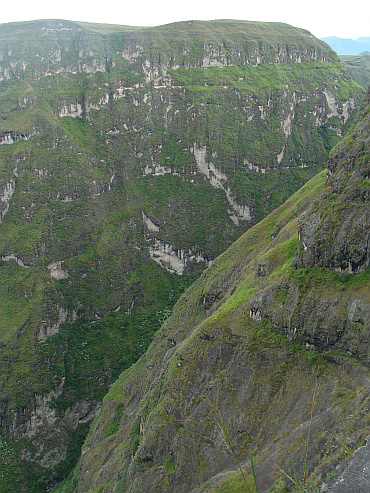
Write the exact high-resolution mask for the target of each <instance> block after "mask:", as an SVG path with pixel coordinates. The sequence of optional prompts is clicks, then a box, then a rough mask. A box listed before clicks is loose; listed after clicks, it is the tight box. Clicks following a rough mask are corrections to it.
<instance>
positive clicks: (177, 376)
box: [58, 172, 370, 491]
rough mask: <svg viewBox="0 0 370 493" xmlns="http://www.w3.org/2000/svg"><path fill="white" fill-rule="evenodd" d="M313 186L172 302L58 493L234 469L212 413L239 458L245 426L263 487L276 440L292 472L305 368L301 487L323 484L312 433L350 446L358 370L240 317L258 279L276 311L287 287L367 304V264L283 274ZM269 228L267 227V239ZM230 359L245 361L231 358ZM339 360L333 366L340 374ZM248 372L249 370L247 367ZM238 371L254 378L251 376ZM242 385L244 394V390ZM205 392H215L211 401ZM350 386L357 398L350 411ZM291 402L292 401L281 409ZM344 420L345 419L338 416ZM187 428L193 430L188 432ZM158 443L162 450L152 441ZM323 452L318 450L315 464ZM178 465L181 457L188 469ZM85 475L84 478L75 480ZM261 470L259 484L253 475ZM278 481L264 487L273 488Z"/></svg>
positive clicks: (186, 487) (334, 460)
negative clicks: (267, 269) (266, 267)
mask: <svg viewBox="0 0 370 493" xmlns="http://www.w3.org/2000/svg"><path fill="white" fill-rule="evenodd" d="M324 182H325V173H324V172H323V173H321V174H320V175H318V176H317V177H316V178H315V179H313V180H311V181H310V182H309V183H308V184H307V185H305V186H304V187H303V188H302V189H301V190H300V191H299V192H297V193H296V194H295V195H294V196H293V197H292V198H291V199H289V200H288V201H287V203H285V204H284V206H281V207H280V208H278V209H277V210H276V211H274V212H273V213H272V214H271V215H269V216H268V217H267V218H266V219H264V220H263V221H262V222H261V223H259V224H258V225H256V226H254V227H253V228H251V229H250V230H249V231H248V232H247V233H245V235H243V236H242V237H241V238H240V239H239V240H237V242H236V243H235V244H234V245H233V246H232V247H230V248H229V249H228V250H227V251H226V252H225V253H224V254H222V255H221V256H220V257H218V258H217V259H216V261H215V262H214V264H213V266H212V268H210V269H208V270H207V271H206V272H205V273H204V275H203V276H202V278H201V279H199V280H198V281H196V283H195V284H194V285H193V286H192V287H191V288H190V289H189V290H188V291H187V292H186V293H185V294H184V295H183V296H182V298H181V299H180V301H179V302H178V304H177V305H176V307H175V309H174V312H173V315H172V316H171V317H170V318H169V319H168V320H167V322H166V323H165V324H164V326H163V328H162V329H161V330H160V331H159V332H158V333H157V335H156V337H155V340H154V342H153V344H152V345H151V346H150V348H149V350H148V352H147V354H146V355H145V356H144V357H142V358H141V360H140V361H139V362H138V363H137V364H136V365H134V366H133V367H132V368H131V369H130V370H128V371H126V372H125V373H123V374H122V375H121V377H120V379H119V380H118V381H117V382H116V383H115V384H114V385H113V387H112V388H111V390H110V392H109V393H108V394H107V396H106V397H105V399H104V405H103V409H102V412H101V414H100V416H99V418H98V419H97V420H96V421H95V423H94V425H93V427H92V429H91V431H90V435H89V438H88V440H87V442H86V445H85V452H84V456H83V459H82V460H81V464H80V465H79V466H78V468H77V469H76V471H75V476H74V478H75V479H74V480H70V481H71V482H67V483H66V484H65V485H64V486H63V487H62V488H61V490H60V491H75V489H74V488H75V487H74V486H73V485H74V481H75V480H77V481H78V488H79V489H78V491H96V488H98V489H99V488H102V487H103V485H104V488H105V490H106V491H111V490H112V489H113V488H114V487H120V488H121V489H122V491H126V489H127V485H128V483H127V482H126V479H125V478H126V475H125V474H124V475H123V478H122V473H119V472H118V471H120V470H121V469H122V470H125V471H130V472H129V474H130V478H131V482H132V481H134V485H135V486H134V488H135V491H145V488H147V487H149V485H150V487H151V488H152V489H153V491H161V489H162V488H164V485H167V488H172V489H171V491H190V487H191V485H193V487H194V486H195V485H197V484H199V482H200V483H202V481H205V480H206V479H207V478H210V477H212V475H213V474H215V473H219V472H220V471H222V470H223V468H225V467H226V469H227V468H234V469H235V468H236V464H235V462H234V460H233V459H232V457H230V454H229V453H228V450H227V445H226V443H225V437H222V432H221V436H220V431H217V423H216V422H214V419H215V418H214V416H213V415H212V412H214V410H215V409H218V410H219V412H221V414H222V415H223V419H224V420H225V422H226V426H227V429H228V432H229V434H230V436H231V440H232V443H234V446H235V448H236V449H237V453H238V454H239V457H240V460H241V461H242V462H244V461H246V460H247V457H248V452H247V451H248V447H247V448H246V449H245V444H244V445H243V443H242V441H240V437H239V435H238V430H240V428H239V427H241V426H244V427H246V429H247V431H249V432H250V433H251V434H252V438H253V440H254V441H255V444H254V445H253V450H254V453H255V454H256V457H257V459H256V460H257V463H258V464H259V470H260V471H261V474H262V476H261V477H260V478H259V480H260V481H262V483H263V484H270V485H271V482H272V476H271V474H272V469H273V467H274V465H275V462H274V461H275V460H277V463H278V464H279V465H280V466H281V467H284V468H286V469H288V468H289V457H288V454H286V450H285V448H286V447H287V446H288V442H289V449H290V450H292V447H293V448H294V451H295V452H294V461H295V464H296V467H301V465H302V454H303V450H304V447H303V445H302V441H301V440H302V439H301V438H300V434H301V431H302V428H300V423H301V422H303V423H304V424H303V426H304V428H303V429H304V430H306V431H307V425H308V422H307V419H308V418H307V413H306V414H303V415H302V414H301V411H298V410H297V409H296V408H295V404H294V402H297V405H298V409H301V410H302V407H301V406H303V409H309V408H310V407H309V406H310V404H309V400H310V398H311V396H312V393H311V392H312V385H313V382H314V378H313V377H312V373H314V374H316V375H317V376H318V377H317V378H318V382H319V385H320V388H321V391H320V397H319V398H318V402H317V404H316V405H317V407H318V409H320V410H321V411H319V412H318V414H317V417H316V418H315V419H316V420H317V421H316V423H315V425H314V427H313V428H314V435H313V437H312V442H313V443H312V444H311V447H312V451H310V461H314V463H315V464H317V466H316V469H315V471H313V470H312V469H311V466H310V474H312V476H311V477H310V481H313V483H314V484H317V482H318V481H323V480H324V477H325V475H326V474H327V473H328V472H329V471H330V472H331V470H332V465H333V464H338V461H339V462H340V461H342V460H343V458H344V456H343V455H342V449H341V447H340V446H339V445H338V443H337V442H335V440H333V441H332V440H330V439H329V437H328V436H325V433H323V432H322V428H321V429H320V427H327V426H330V430H331V431H332V432H333V433H335V434H336V435H337V436H338V437H339V438H340V439H341V440H342V439H343V437H345V436H349V435H350V434H354V435H355V436H356V439H357V440H358V443H361V440H363V438H364V437H365V436H366V434H368V432H369V429H368V423H366V419H364V415H363V414H361V412H360V411H359V409H360V408H361V409H364V406H365V407H366V402H367V401H366V398H365V397H364V396H365V395H366V388H365V387H366V385H365V381H366V375H367V371H366V370H364V369H363V368H361V365H357V364H356V363H354V362H352V363H351V362H350V361H349V360H346V358H345V357H343V355H340V354H339V353H337V354H336V356H335V357H334V359H333V358H332V357H329V356H328V357H327V358H326V357H324V358H323V357H322V356H320V355H318V354H317V353H316V352H311V351H306V350H305V349H304V348H303V347H302V346H299V345H295V344H293V345H292V344H291V343H289V342H288V341H287V340H286V338H285V337H281V336H278V335H276V333H275V332H274V331H273V330H272V328H273V325H272V323H271V322H272V321H269V320H268V319H264V320H263V321H261V322H259V323H253V322H251V321H250V320H249V317H248V312H249V302H250V300H251V297H252V295H253V293H255V292H256V291H258V290H259V289H261V287H263V286H264V285H265V284H266V282H272V283H274V285H275V286H280V288H279V289H277V288H275V296H276V300H275V303H279V305H281V304H282V305H284V303H285V302H286V298H287V293H286V291H285V288H284V284H285V283H291V284H296V285H297V286H298V287H299V291H300V293H301V296H302V300H304V298H305V296H306V295H305V293H307V290H310V291H311V293H312V292H315V294H316V295H317V297H318V298H320V299H325V298H328V297H329V298H330V296H331V290H332V289H333V288H334V291H335V292H338V291H343V292H344V293H343V294H344V295H346V296H349V297H353V296H355V297H356V298H357V297H358V298H363V299H367V301H368V302H369V301H370V300H368V295H369V291H368V276H369V272H368V269H367V271H365V272H364V273H361V274H358V275H355V276H353V277H352V278H351V280H350V282H348V279H347V277H346V276H342V277H341V276H340V275H336V274H332V273H330V272H329V271H328V270H325V269H317V270H316V271H314V272H309V271H304V270H300V271H294V270H293V269H292V268H291V262H292V258H293V256H294V254H295V252H296V250H297V244H298V238H297V225H298V219H299V217H300V214H301V213H302V211H304V210H305V208H306V207H307V206H308V205H309V203H310V202H311V201H312V200H313V199H315V198H316V197H318V195H319V194H320V193H321V192H322V190H323V186H324ZM274 230H276V231H279V232H278V235H277V237H276V238H275V239H274V240H273V241H271V233H273V232H274ZM266 258H269V259H270V260H271V261H272V262H273V270H272V272H271V274H270V276H269V277H268V278H267V279H266V278H265V277H257V276H256V268H257V265H258V264H259V263H261V262H263V261H265V260H266ZM332 283H334V284H332ZM207 299H212V300H213V302H214V306H213V307H212V308H210V309H209V311H208V312H206V311H205V309H204V304H205V302H206V301H207ZM215 300H216V301H215ZM277 306H278V305H277ZM169 340H175V341H176V343H177V345H176V348H177V350H176V351H175V349H174V350H173V351H170V353H171V354H169V350H170V348H171V344H169V342H168V341H169ZM228 352H231V354H228ZM166 353H167V356H166ZM242 354H248V355H249V356H246V359H244V360H243V357H242ZM217 355H218V356H217ZM164 356H166V357H165V358H164V360H163V357H164ZM241 360H243V364H242V363H241ZM162 361H167V363H162ZM337 363H339V366H338V364H337ZM241 364H242V365H244V366H245V368H246V369H245V370H243V369H242V368H243V366H240V365H241ZM341 364H343V365H344V366H343V367H341V366H340V365H341ZM351 365H354V366H353V367H352V366H351ZM248 368H251V369H250V370H248V371H247V369H248ZM345 368H346V369H345ZM248 372H249V373H248ZM250 372H252V373H250ZM270 372H271V373H270ZM244 373H246V375H244ZM356 373H357V376H356V377H355V374H356ZM248 374H249V375H254V376H253V378H252V377H251V376H250V377H248V376H247V375H248ZM202 375H203V376H202ZM205 375H207V376H206V377H205ZM310 375H311V376H310ZM357 378H358V380H357ZM244 379H246V380H244ZM248 379H249V381H250V382H251V384H250V385H252V388H253V389H254V392H256V394H255V395H254V394H253V392H252V393H250V391H248V392H247V389H248V386H249V384H248ZM151 382H152V384H150V383H151ZM216 382H218V384H217V385H216ZM212 385H213V386H215V385H216V388H217V387H218V389H219V393H218V394H217V397H216V396H215V393H214V391H213V390H212V388H214V387H212ZM233 388H234V390H232V389H233ZM355 388H357V389H358V391H359V392H360V394H361V398H360V400H361V404H359V400H358V398H357V397H356V392H355ZM147 389H150V390H147ZM323 389H326V391H325V390H323ZM360 389H361V390H360ZM243 392H244V393H245V392H247V394H248V395H249V398H247V397H246V396H244V397H243ZM264 392H265V393H266V396H267V395H268V397H265V398H263V397H262V396H263V395H265V394H264ZM233 395H234V397H232V396H233ZM237 396H239V397H237ZM291 396H295V397H294V399H293V401H292V402H291V399H290V397H291ZM303 396H305V397H303ZM358 397H359V394H358ZM235 399H236V400H235ZM243 399H244V400H243ZM302 399H303V401H304V404H303V401H302ZM287 401H289V402H287ZM241 402H244V404H241ZM262 403H263V404H262ZM289 406H291V407H289ZM305 406H307V408H306V407H305ZM358 406H360V407H358ZM118 408H119V409H121V410H122V409H123V410H124V418H123V417H122V419H120V418H121V415H122V412H120V413H119V414H117V412H118V411H117V409H118ZM168 409H170V410H168ZM212 409H213V411H212ZM355 409H356V410H355ZM320 412H321V413H322V415H321V419H320ZM333 413H334V414H333ZM353 413H354V416H355V417H354V419H353V420H347V419H346V416H347V417H348V415H349V414H353ZM308 415H309V413H308ZM112 416H116V420H117V423H116V426H115V428H114V430H112V433H111V432H110V431H108V430H109V429H110V428H109V426H110V422H111V421H110V420H111V417H112ZM139 416H142V417H144V418H143V419H144V421H145V432H144V434H143V436H141V435H139V432H138V428H137V427H138V419H139ZM207 416H208V417H209V418H207ZM278 416H279V417H278ZM207 419H208V425H207ZM286 420H288V421H286ZM216 421H217V419H216ZM195 422H196V423H197V425H196V427H197V429H198V432H197V431H196V430H195V429H194V425H195ZM244 429H245V428H244ZM273 429H274V430H275V431H273ZM212 430H213V431H212ZM288 433H289V434H290V437H289V440H288V442H287V441H286V438H283V437H286V436H287V434H288ZM215 435H216V436H218V439H216V437H215ZM104 436H105V437H106V438H105V439H104V438H103V437H104ZM170 436H171V439H170ZM270 436H272V437H274V440H275V441H276V440H277V441H278V443H279V446H278V447H279V452H278V456H277V457H278V458H277V459H276V452H274V454H273V455H272V456H271V458H270V459H269V453H270V452H269V450H270V448H271V443H272V442H270V438H269V437H270ZM98 437H100V438H98ZM181 437H182V438H181ZM186 437H188V438H186ZM191 437H192V438H191ZM188 439H190V442H189V443H188V446H190V447H193V448H194V450H195V451H198V452H197V454H199V457H198V459H196V457H194V458H193V457H192V456H191V455H189V454H188V453H187V452H185V450H186V442H187V441H188ZM214 440H216V443H217V440H218V445H215V444H214V445H212V451H213V452H212V453H213V456H212V455H211V456H209V453H208V452H207V447H208V445H207V444H209V445H210V443H212V442H213V441H214ZM166 443H167V446H164V445H163V444H166ZM191 443H192V444H193V445H191ZM222 443H223V445H222ZM171 444H173V445H171ZM323 447H325V449H326V450H328V451H327V452H326V454H324V457H322V456H321V459H318V457H319V456H320V454H321V451H320V450H322V448H323ZM330 447H332V449H331V450H330ZM284 450H285V452H284ZM131 453H133V454H134V455H133V456H132V459H131V460H128V459H126V457H131V455H130V454H131ZM148 454H149V455H151V457H152V461H153V462H151V463H148V464H147V465H146V466H145V467H143V466H141V465H140V464H141V463H143V462H142V461H143V460H144V458H145V457H146V456H147V455H148ZM224 454H225V455H224ZM259 454H261V456H260V455H259ZM311 454H312V455H311ZM315 454H318V455H315ZM225 456H226V457H228V459H225ZM262 456H264V459H262ZM169 457H172V459H171V460H172V461H173V462H174V463H175V464H176V467H174V468H173V469H172V470H170V471H169V470H167V469H166V467H164V470H162V466H163V464H164V463H165V462H166V460H167V461H168V460H170V459H169ZM199 460H200V461H201V462H202V461H203V466H202V468H201V471H202V472H201V473H200V471H199V469H198V474H199V475H197V474H194V471H196V470H197V467H199V462H198V463H197V461H199ZM261 460H262V461H263V460H267V463H265V464H264V465H263V462H262V463H261V462H260V461H261ZM163 461H164V462H163ZM187 461H190V463H189V466H188V465H187ZM318 461H319V462H318ZM197 464H198V465H197ZM221 464H222V465H221ZM310 464H311V462H310ZM87 470H89V471H90V473H89V474H86V471H87ZM101 470H104V471H105V473H104V476H105V477H106V479H105V480H104V479H103V480H102V479H101V478H102V475H101V474H100V471H101ZM191 471H193V474H192V473H191ZM117 473H118V476H117ZM264 475H265V476H266V479H262V478H263V477H264ZM120 478H121V479H120ZM267 478H270V479H267ZM276 478H277V476H275V479H276ZM281 479H282V478H281V477H280V478H278V479H276V480H277V482H279V481H281ZM171 485H172V486H171ZM265 487H266V486H263V487H262V491H265V489H264V488H265ZM58 491H59V490H58ZM197 491H198V490H197ZM207 491H208V490H207ZM209 491H217V490H212V489H210V490H209ZM221 491H222V490H221Z"/></svg>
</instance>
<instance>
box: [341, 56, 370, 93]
mask: <svg viewBox="0 0 370 493" xmlns="http://www.w3.org/2000/svg"><path fill="white" fill-rule="evenodd" d="M339 58H340V59H341V62H342V63H343V65H344V66H345V67H346V69H347V70H348V73H349V74H350V76H351V77H352V79H353V80H355V81H356V82H357V83H358V84H360V86H362V87H364V88H365V89H367V88H368V87H369V85H370V53H369V52H365V53H361V54H360V55H342V56H340V57H339Z"/></svg>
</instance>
